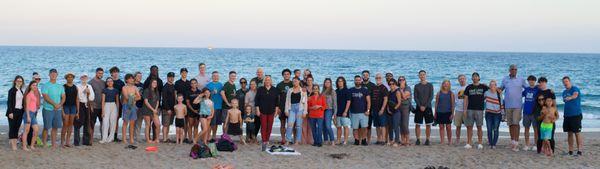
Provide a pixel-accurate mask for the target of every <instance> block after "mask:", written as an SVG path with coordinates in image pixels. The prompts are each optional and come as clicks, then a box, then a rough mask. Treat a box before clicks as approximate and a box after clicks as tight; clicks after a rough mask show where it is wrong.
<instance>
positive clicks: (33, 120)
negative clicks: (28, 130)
mask: <svg viewBox="0 0 600 169" xmlns="http://www.w3.org/2000/svg"><path fill="white" fill-rule="evenodd" d="M27 113H28V114H29V117H31V125H37V124H38V122H37V112H27ZM23 123H25V124H28V123H27V115H23Z"/></svg>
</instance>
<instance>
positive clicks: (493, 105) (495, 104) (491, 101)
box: [484, 90, 501, 113]
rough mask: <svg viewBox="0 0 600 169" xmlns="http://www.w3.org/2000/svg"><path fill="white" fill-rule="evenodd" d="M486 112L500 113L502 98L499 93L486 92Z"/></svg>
mask: <svg viewBox="0 0 600 169" xmlns="http://www.w3.org/2000/svg"><path fill="white" fill-rule="evenodd" d="M484 95H485V112H490V113H500V101H501V100H500V98H498V92H492V91H491V90H488V91H486V92H485V94H484Z"/></svg>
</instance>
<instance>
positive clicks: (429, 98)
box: [427, 83, 433, 106]
mask: <svg viewBox="0 0 600 169" xmlns="http://www.w3.org/2000/svg"><path fill="white" fill-rule="evenodd" d="M429 87H430V88H429V96H427V102H428V103H427V105H429V106H431V101H432V100H433V85H431V83H430V85H429Z"/></svg>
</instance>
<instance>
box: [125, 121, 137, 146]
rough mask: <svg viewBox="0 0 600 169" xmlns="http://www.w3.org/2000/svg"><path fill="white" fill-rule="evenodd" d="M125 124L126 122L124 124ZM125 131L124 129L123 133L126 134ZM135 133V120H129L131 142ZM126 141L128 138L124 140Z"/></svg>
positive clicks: (131, 142)
mask: <svg viewBox="0 0 600 169" xmlns="http://www.w3.org/2000/svg"><path fill="white" fill-rule="evenodd" d="M123 126H125V124H123ZM125 133H126V132H125V131H123V135H125ZM134 135H135V120H131V121H129V144H133V136H134ZM123 141H124V142H125V141H126V140H123Z"/></svg>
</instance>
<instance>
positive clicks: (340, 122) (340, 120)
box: [335, 116, 350, 127]
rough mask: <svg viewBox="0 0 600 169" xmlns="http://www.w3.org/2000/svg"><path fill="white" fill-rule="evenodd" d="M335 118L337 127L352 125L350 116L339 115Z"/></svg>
mask: <svg viewBox="0 0 600 169" xmlns="http://www.w3.org/2000/svg"><path fill="white" fill-rule="evenodd" d="M335 119H336V120H335V124H336V125H335V126H336V127H350V118H348V117H339V116H338V117H336V118H335Z"/></svg>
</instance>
